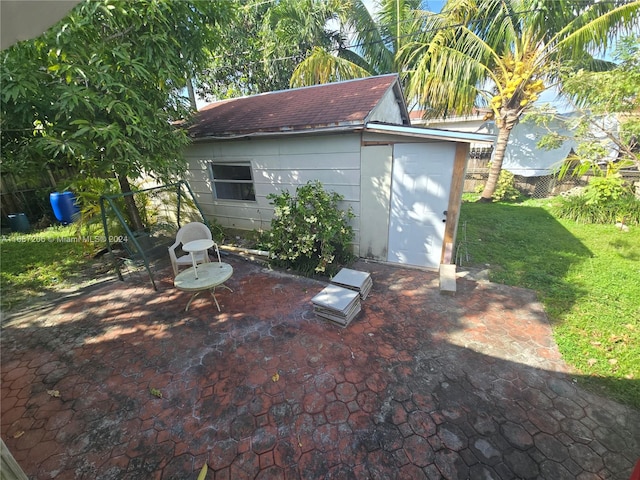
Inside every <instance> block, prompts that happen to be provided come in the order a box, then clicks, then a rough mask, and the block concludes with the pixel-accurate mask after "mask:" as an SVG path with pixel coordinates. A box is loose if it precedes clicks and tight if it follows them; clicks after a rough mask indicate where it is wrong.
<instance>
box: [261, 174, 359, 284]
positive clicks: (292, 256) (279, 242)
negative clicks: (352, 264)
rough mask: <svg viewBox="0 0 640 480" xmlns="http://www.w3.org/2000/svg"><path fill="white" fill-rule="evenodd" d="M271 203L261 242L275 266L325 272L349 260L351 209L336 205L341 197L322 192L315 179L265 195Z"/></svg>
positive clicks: (301, 270) (331, 271) (350, 258)
mask: <svg viewBox="0 0 640 480" xmlns="http://www.w3.org/2000/svg"><path fill="white" fill-rule="evenodd" d="M267 198H268V199H269V201H270V203H271V204H272V205H273V206H274V215H273V220H272V221H271V230H270V231H268V232H265V235H264V237H263V241H262V246H263V248H265V249H266V250H268V251H269V255H270V257H271V259H272V261H273V262H274V263H275V264H276V265H278V266H284V267H288V268H292V269H294V270H296V271H299V272H301V273H305V274H309V273H314V272H315V273H327V274H331V273H333V272H335V271H337V270H338V268H339V265H341V264H345V263H348V262H349V261H351V260H352V257H353V256H352V254H351V249H350V242H351V241H352V240H353V229H352V228H351V226H350V225H349V220H350V219H351V218H353V216H354V215H353V212H352V211H351V209H350V208H349V210H347V211H344V210H341V209H340V208H338V203H339V202H340V201H341V200H343V197H342V196H341V195H339V194H337V193H335V192H326V191H325V190H324V189H323V187H322V184H321V183H320V182H318V181H316V182H308V183H307V184H306V185H301V186H299V187H298V188H297V189H296V195H295V197H292V196H291V194H290V193H289V192H288V191H284V192H282V193H281V194H279V195H276V194H270V195H269V196H268V197H267Z"/></svg>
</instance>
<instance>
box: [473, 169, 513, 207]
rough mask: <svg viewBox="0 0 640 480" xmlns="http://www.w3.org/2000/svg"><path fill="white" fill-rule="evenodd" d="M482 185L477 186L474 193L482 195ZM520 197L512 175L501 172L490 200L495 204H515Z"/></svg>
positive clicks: (505, 171)
mask: <svg viewBox="0 0 640 480" xmlns="http://www.w3.org/2000/svg"><path fill="white" fill-rule="evenodd" d="M484 187H485V186H484V185H478V186H477V187H476V189H475V193H482V191H483V190H484ZM520 196H521V193H520V190H518V189H517V188H516V181H515V177H514V175H513V173H511V172H509V171H507V170H501V171H500V176H499V177H498V183H497V185H496V189H495V191H494V192H493V195H492V196H491V198H493V199H494V200H495V201H496V202H515V201H516V200H518V199H519V198H520Z"/></svg>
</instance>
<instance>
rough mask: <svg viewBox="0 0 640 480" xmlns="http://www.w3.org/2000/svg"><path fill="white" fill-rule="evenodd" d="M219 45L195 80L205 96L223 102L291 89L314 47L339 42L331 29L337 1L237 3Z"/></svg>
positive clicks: (243, 0) (245, 0)
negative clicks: (244, 96)
mask: <svg viewBox="0 0 640 480" xmlns="http://www.w3.org/2000/svg"><path fill="white" fill-rule="evenodd" d="M235 4H236V5H237V8H236V11H235V15H234V16H233V19H232V21H231V24H230V25H224V26H221V27H220V28H219V37H220V38H221V39H222V41H221V43H220V44H218V45H216V49H215V50H213V51H212V52H211V61H210V63H209V65H208V67H207V68H206V69H205V71H204V72H203V73H202V74H201V75H199V76H198V91H199V93H200V94H201V95H202V96H204V97H205V98H213V99H222V98H232V97H238V96H241V95H251V94H256V93H261V92H269V91H274V90H284V89H286V88H289V80H290V78H291V75H292V73H293V71H294V69H295V68H296V65H298V64H299V63H300V62H302V61H303V60H304V59H305V58H306V57H307V56H308V55H309V54H310V53H311V52H312V50H313V49H314V48H315V47H329V46H330V45H331V44H332V43H334V42H340V39H339V38H338V36H339V32H337V31H335V30H334V29H332V28H331V23H332V20H333V19H334V18H335V17H336V15H337V14H336V13H335V12H336V10H337V9H340V8H341V4H342V2H340V1H338V0H287V1H276V2H255V1H254V0H236V2H235Z"/></svg>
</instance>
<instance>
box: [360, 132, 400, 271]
mask: <svg viewBox="0 0 640 480" xmlns="http://www.w3.org/2000/svg"><path fill="white" fill-rule="evenodd" d="M392 160H393V147H392V146H391V145H378V146H371V147H362V174H361V178H362V180H361V185H362V189H361V194H360V197H361V206H362V208H361V212H362V215H361V217H360V254H361V255H362V256H363V257H366V258H373V259H374V260H383V261H386V260H387V252H388V237H389V208H390V197H391V166H392Z"/></svg>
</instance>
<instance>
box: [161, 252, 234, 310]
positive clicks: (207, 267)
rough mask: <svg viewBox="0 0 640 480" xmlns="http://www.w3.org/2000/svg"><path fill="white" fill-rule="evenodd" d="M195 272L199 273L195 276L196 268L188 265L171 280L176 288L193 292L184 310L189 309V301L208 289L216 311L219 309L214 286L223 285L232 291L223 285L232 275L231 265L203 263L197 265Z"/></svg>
mask: <svg viewBox="0 0 640 480" xmlns="http://www.w3.org/2000/svg"><path fill="white" fill-rule="evenodd" d="M197 272H198V273H199V275H198V276H197V277H196V269H195V268H194V267H189V268H187V269H186V270H184V271H182V272H180V273H179V274H178V275H176V278H175V280H174V281H173V284H174V285H175V287H176V288H177V289H178V290H182V291H185V292H194V293H193V295H192V296H191V299H190V300H189V303H187V306H186V307H185V309H184V311H185V312H186V311H187V310H189V306H190V305H191V302H193V299H194V298H196V297H197V296H198V295H200V293H202V292H204V291H205V290H209V292H210V293H211V296H212V297H213V301H214V302H216V307H218V311H220V304H219V303H218V299H217V298H216V294H215V290H216V287H224V288H226V289H228V290H229V291H230V292H233V290H231V289H230V288H229V287H228V286H226V285H224V282H226V281H227V280H229V278H231V275H233V267H232V266H231V265H229V264H228V263H220V262H212V263H203V264H201V265H199V266H198V267H197Z"/></svg>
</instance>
